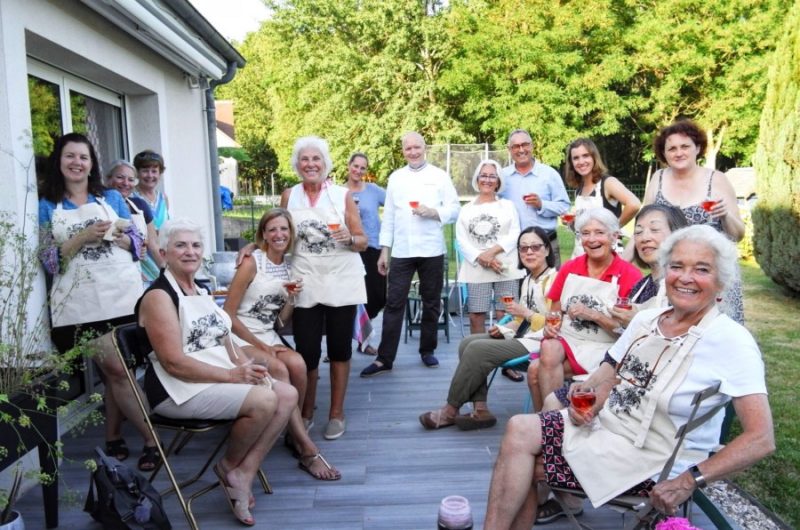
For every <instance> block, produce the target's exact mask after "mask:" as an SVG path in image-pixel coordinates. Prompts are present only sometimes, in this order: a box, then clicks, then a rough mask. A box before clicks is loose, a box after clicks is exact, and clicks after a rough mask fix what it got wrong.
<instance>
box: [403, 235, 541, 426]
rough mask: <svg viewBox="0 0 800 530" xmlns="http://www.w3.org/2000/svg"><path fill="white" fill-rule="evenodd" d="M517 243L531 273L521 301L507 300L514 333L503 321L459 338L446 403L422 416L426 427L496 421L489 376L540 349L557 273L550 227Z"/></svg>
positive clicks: (523, 283) (522, 288)
mask: <svg viewBox="0 0 800 530" xmlns="http://www.w3.org/2000/svg"><path fill="white" fill-rule="evenodd" d="M517 249H518V251H519V265H518V268H520V269H521V268H523V267H524V268H525V270H527V271H528V275H527V276H526V277H525V279H524V280H523V281H522V286H521V288H520V293H519V302H510V303H508V304H506V311H507V312H508V313H509V314H510V315H511V316H513V317H514V322H510V323H509V324H507V326H508V327H509V331H510V333H506V334H503V333H502V329H501V328H500V327H498V326H492V327H491V328H489V332H488V333H476V334H473V335H470V336H469V337H467V338H466V339H464V340H462V341H461V344H459V346H458V357H459V362H458V367H457V368H456V373H455V374H453V379H452V380H451V381H450V391H449V393H448V395H447V404H446V405H445V406H443V407H442V408H440V409H439V410H434V411H431V412H426V413H424V414H422V415H421V416H420V417H419V421H420V423H422V426H423V427H425V428H426V429H431V430H432V429H441V428H442V427H449V426H451V425H458V428H459V429H462V430H473V429H480V428H486V427H491V426H493V425H494V424H495V423H497V418H495V417H494V415H493V414H492V413H491V412H490V411H489V408H488V406H487V405H486V397H487V393H488V390H489V389H488V387H487V386H486V377H487V376H488V375H489V373H490V372H491V371H492V370H494V369H495V368H497V367H498V366H500V365H501V364H503V363H504V362H506V361H508V360H510V359H514V358H516V357H521V356H523V355H527V354H528V353H530V352H531V351H532V350H535V349H538V345H539V340H540V339H541V338H542V328H543V327H544V320H545V313H546V312H547V307H548V305H549V304H548V302H547V300H546V299H545V296H544V295H545V293H546V292H547V289H548V288H549V287H550V285H551V284H552V283H553V278H555V275H556V271H555V269H554V268H553V264H554V263H555V258H554V255H553V249H552V247H551V246H550V239H549V238H548V237H547V232H545V231H544V230H543V229H541V228H539V227H538V226H537V227H533V226H531V227H528V228H526V229H525V230H523V231H522V233H520V235H519V238H518V239H517ZM468 401H471V402H472V404H473V410H472V412H471V413H469V414H462V415H459V410H460V409H461V406H462V405H463V404H464V403H467V402H468Z"/></svg>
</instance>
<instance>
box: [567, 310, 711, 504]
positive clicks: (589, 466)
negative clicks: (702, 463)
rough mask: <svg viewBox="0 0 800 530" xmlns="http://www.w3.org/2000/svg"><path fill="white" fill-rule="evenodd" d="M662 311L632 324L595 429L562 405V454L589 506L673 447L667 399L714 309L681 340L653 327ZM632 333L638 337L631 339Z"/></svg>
mask: <svg viewBox="0 0 800 530" xmlns="http://www.w3.org/2000/svg"><path fill="white" fill-rule="evenodd" d="M668 309H669V308H666V309H664V311H667V310H668ZM662 314H663V311H662V312H659V314H658V315H656V316H655V317H654V319H653V320H651V321H648V322H643V323H641V325H640V326H639V328H638V329H637V332H636V334H635V335H634V337H635V339H634V341H632V342H631V348H630V350H629V352H628V353H627V354H626V356H625V358H624V359H622V360H621V361H620V366H619V367H618V368H619V371H618V374H619V377H620V379H619V380H620V382H619V383H618V384H617V385H616V386H615V387H614V390H613V392H612V393H611V395H609V398H608V399H607V400H606V402H605V404H604V406H603V409H602V410H601V411H600V412H599V413H598V415H597V419H596V420H595V421H596V422H597V423H598V427H597V428H596V430H592V428H591V427H589V426H580V427H579V426H575V425H573V424H572V422H571V421H570V420H569V416H568V412H567V410H564V411H562V414H563V415H564V441H563V448H562V454H563V455H564V458H566V460H567V463H568V464H569V466H570V468H572V471H573V473H574V474H575V477H576V478H577V479H578V481H579V482H580V483H581V487H583V489H584V491H585V492H586V494H587V496H588V497H589V500H591V501H592V505H594V506H595V507H597V506H600V505H602V504H604V503H606V502H608V501H609V500H610V499H612V498H614V497H615V496H617V495H619V494H621V493H623V492H625V491H626V490H628V489H629V488H631V487H632V486H635V485H636V484H639V483H640V482H642V481H644V480H646V479H648V478H650V477H652V476H654V475H656V474H658V473H659V472H660V471H661V469H662V468H663V467H664V464H665V463H666V462H667V460H668V459H669V457H670V455H671V454H672V451H673V449H674V447H675V434H676V432H677V427H676V425H675V424H674V423H673V421H672V418H671V417H670V416H669V403H670V400H671V399H672V396H673V394H674V393H675V391H676V390H677V389H678V387H679V386H680V385H681V383H683V381H684V379H686V375H687V374H688V372H689V368H690V366H691V364H692V358H693V356H692V349H693V348H694V346H695V344H697V341H698V340H699V339H700V337H701V336H702V332H703V329H704V328H706V327H708V325H709V324H710V323H711V321H713V320H714V318H716V317H717V315H718V314H719V311H717V309H716V308H713V307H712V308H711V310H710V311H709V312H708V313H707V314H706V315H705V317H703V320H702V321H701V322H700V323H699V324H698V325H697V326H693V327H692V328H691V329H690V330H689V333H688V334H687V335H686V336H685V338H684V339H683V340H682V341H676V340H675V339H666V338H664V337H662V336H660V334H659V333H657V327H656V326H657V323H658V319H659V317H660V316H661V315H662ZM637 339H639V340H640V341H639V342H638V343H635V341H636V340H637ZM634 383H635V384H634ZM684 454H687V455H688V453H684ZM706 456H707V454H704V453H703V454H701V453H699V452H696V454H692V455H691V457H692V458H693V459H696V460H698V461H699V460H702V459H704V458H705V457H706Z"/></svg>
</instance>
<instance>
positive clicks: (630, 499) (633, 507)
mask: <svg viewBox="0 0 800 530" xmlns="http://www.w3.org/2000/svg"><path fill="white" fill-rule="evenodd" d="M718 391H719V383H717V384H716V385H711V386H710V387H708V388H706V389H705V390H700V391H699V392H697V393H696V394H695V395H694V397H693V398H692V411H691V413H690V414H689V419H688V420H686V423H684V424H683V425H681V426H680V427H679V428H678V432H677V433H675V439H676V440H677V441H676V442H675V448H674V449H673V450H672V455H670V457H669V459H668V460H667V462H666V464H664V467H663V468H662V470H661V473H660V474H659V475H658V480H656V482H657V483H658V482H662V481H664V480H666V479H667V478H668V477H669V474H670V471H672V466H673V465H674V464H675V459H676V458H677V457H678V454H679V453H680V451H681V448H682V447H683V441H684V439H685V438H686V435H687V434H688V433H690V432H691V431H693V430H694V429H696V428H697V427H699V426H700V425H702V424H704V423H705V422H706V421H708V420H709V419H711V418H713V417H714V416H715V415H716V414H717V412H719V411H720V410H721V409H722V408H723V407H724V406H725V405H724V404H721V405H717V406H716V407H713V408H712V409H711V410H709V411H708V412H706V413H705V414H703V415H701V416H699V417H698V416H697V411H698V409H699V408H700V404H701V403H702V402H703V401H705V400H706V399H707V398H709V397H711V396H713V395H714V394H716V393H717V392H718ZM551 489H552V490H553V492H554V493H555V498H556V501H558V502H559V504H561V499H560V498H559V497H560V495H562V494H571V495H576V496H578V497H582V498H585V497H586V494H585V493H584V492H583V490H573V489H568V488H551ZM691 503H692V497H689V498H688V499H687V500H686V502H684V503H683V504H682V505H681V510H682V512H683V516H684V517H686V518H689V519H691V512H692V510H691ZM606 506H608V507H610V508H612V509H614V510H617V511H619V512H621V513H622V518H623V526H624V521H625V515H626V513H629V512H631V513H633V514H634V515H635V520H634V521H632V523H631V525H630V526H625V528H626V530H641V529H645V528H649V526H648V525H649V524H650V522H651V521H650V518H651V516H652V515H653V511H654V508H653V505H652V504H651V503H650V500H649V499H648V498H646V497H637V496H633V495H620V496H618V497H615V498H614V499H611V500H610V501H608V502H607V503H606ZM562 508H564V505H563V504H562ZM564 513H566V514H567V517H568V518H569V520H570V521H571V522H572V525H573V526H574V527H575V528H576V529H578V530H582V529H587V530H592V528H591V527H590V526H588V525H586V524H582V523H580V522H579V521H578V519H577V518H576V517H575V515H573V514H572V513H570V511H569V510H567V509H564Z"/></svg>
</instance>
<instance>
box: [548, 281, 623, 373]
mask: <svg viewBox="0 0 800 530" xmlns="http://www.w3.org/2000/svg"><path fill="white" fill-rule="evenodd" d="M618 291H619V287H618V285H617V277H616V276H614V277H613V278H612V279H611V282H603V281H600V280H596V279H594V278H589V277H587V276H579V275H577V274H572V273H570V274H569V275H568V276H567V280H566V281H565V282H564V289H563V290H562V291H561V311H563V312H564V319H563V320H562V322H561V331H560V334H561V336H562V337H564V339H566V341H567V343H568V344H569V346H570V348H572V353H574V354H575V359H576V360H577V361H578V364H580V365H581V366H582V367H583V369H584V370H586V371H587V372H589V373H591V372H592V371H593V370H595V369H596V368H597V367H598V366H599V365H600V361H602V360H603V356H604V355H605V353H606V351H608V348H609V347H610V346H611V344H613V343H615V342H616V341H617V338H618V337H617V335H615V334H613V333H609V332H608V331H606V330H604V329H603V328H602V327H600V326H598V325H597V324H596V323H594V322H589V321H585V320H573V319H571V318H570V317H569V315H567V310H568V309H569V307H570V305H572V304H574V303H578V302H580V303H583V304H584V305H585V306H587V307H589V308H590V309H594V310H597V311H600V312H602V313H603V314H606V315H608V309H607V308H608V307H610V306H612V305H614V303H615V302H616V300H617V293H618Z"/></svg>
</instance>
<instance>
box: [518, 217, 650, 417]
mask: <svg viewBox="0 0 800 530" xmlns="http://www.w3.org/2000/svg"><path fill="white" fill-rule="evenodd" d="M575 229H576V231H577V233H578V236H579V237H580V240H581V243H582V244H583V250H584V254H583V255H582V256H578V257H577V258H573V259H571V260H569V261H568V262H566V263H564V264H563V265H562V266H561V269H560V270H559V271H558V275H557V276H556V279H555V281H554V282H553V286H552V288H551V289H550V291H549V292H548V293H547V298H548V299H550V300H551V301H552V304H553V306H552V310H553V311H561V312H562V314H563V322H562V323H561V324H560V325H559V324H556V325H552V324H547V325H546V326H545V329H544V339H543V340H542V346H541V350H540V352H539V359H538V361H537V362H534V363H531V365H530V367H528V388H529V389H530V391H531V397H532V398H533V405H534V410H537V411H538V410H541V407H542V401H543V398H544V397H545V396H548V395H550V393H551V392H553V391H555V390H556V389H557V388H559V387H561V386H563V385H564V380H565V378H569V377H572V376H574V375H583V374H586V373H589V372H591V371H592V370H594V369H595V368H597V366H598V365H599V364H600V361H602V360H603V354H604V353H605V352H606V350H607V349H608V347H609V346H611V344H613V343H614V341H616V340H617V338H618V337H619V331H620V330H619V327H620V326H619V322H617V321H616V320H615V319H614V318H613V317H611V315H610V314H609V312H608V308H609V307H612V306H613V305H614V303H615V302H616V301H617V297H620V296H625V297H627V296H628V295H629V293H630V291H631V287H633V285H634V284H635V283H636V282H637V281H639V279H640V278H641V277H642V273H641V272H639V269H637V268H636V267H634V266H633V265H631V264H630V263H628V262H627V261H625V260H623V259H622V258H620V257H619V256H617V253H616V252H614V247H615V246H616V244H617V238H618V237H619V222H618V221H617V218H616V217H615V216H614V214H613V213H611V212H609V211H608V210H606V209H605V208H590V209H588V210H584V211H583V212H582V213H580V214H579V215H578V218H577V219H576V220H575Z"/></svg>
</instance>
